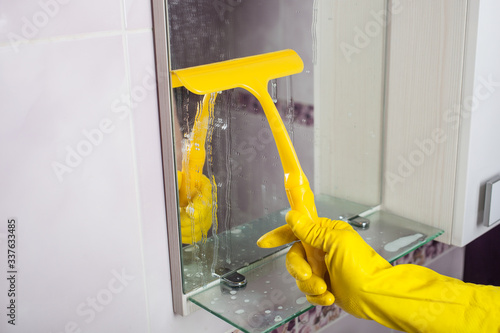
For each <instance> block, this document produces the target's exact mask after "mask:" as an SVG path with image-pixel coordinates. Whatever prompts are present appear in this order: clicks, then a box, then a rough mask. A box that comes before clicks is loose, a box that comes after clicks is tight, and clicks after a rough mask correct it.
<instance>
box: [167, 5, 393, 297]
mask: <svg viewBox="0 0 500 333" xmlns="http://www.w3.org/2000/svg"><path fill="white" fill-rule="evenodd" d="M167 4H168V15H167V20H168V34H169V35H168V43H169V45H168V47H169V61H170V66H171V69H172V70H174V71H175V70H181V69H185V68H190V67H193V66H200V65H207V64H212V63H217V62H221V61H226V60H232V59H238V58H241V57H248V56H254V55H260V54H266V53H269V52H275V51H281V50H285V49H291V50H294V51H295V52H296V53H297V54H298V55H299V56H300V58H301V59H302V61H303V64H304V68H303V70H302V72H300V73H298V74H294V75H287V76H284V77H280V78H277V79H273V80H271V81H270V82H269V84H268V87H267V88H268V92H269V95H270V97H271V98H272V100H273V102H274V103H275V105H276V109H277V110H278V112H279V114H280V116H281V119H282V120H283V123H284V125H285V127H286V129H287V132H288V135H289V137H290V139H291V142H292V143H293V146H294V148H295V151H296V153H297V156H298V159H299V160H300V164H301V166H302V169H303V171H304V173H305V174H306V176H307V178H308V179H309V183H310V186H311V188H312V190H313V191H314V193H315V198H316V205H317V207H318V212H319V214H320V215H322V216H326V217H329V218H334V219H349V218H350V217H354V216H356V215H357V214H360V213H362V212H363V211H366V210H368V209H370V208H372V207H375V206H377V205H379V203H380V201H381V164H382V149H381V145H382V133H383V131H382V130H383V109H384V105H383V102H384V73H385V68H384V66H385V63H384V61H385V35H386V31H385V30H386V29H385V27H386V19H385V17H386V15H385V13H386V2H385V1H382V0H363V1H357V2H355V3H354V2H352V1H347V0H344V1H340V0H336V1H312V0H310V1H304V0H272V1H270V0H253V1H244V0H225V1H223V0H216V1H212V0H210V1H180V0H168V1H167ZM174 86H175V84H174ZM171 96H172V100H171V107H172V118H173V124H174V126H173V127H174V128H173V132H174V142H175V156H176V165H177V170H178V179H177V182H178V185H179V191H180V192H179V217H180V219H179V220H180V221H181V226H180V230H181V238H182V244H179V246H180V247H181V253H182V260H181V263H182V273H183V288H184V293H189V292H192V291H193V290H196V289H197V288H199V287H202V286H205V285H207V284H208V283H210V282H211V281H214V280H216V279H218V278H219V276H220V275H221V274H223V273H224V272H230V271H234V270H236V269H239V268H241V267H244V266H248V265H250V264H252V263H255V262H258V261H259V260H260V259H262V258H264V257H267V256H270V255H272V254H273V253H275V252H276V251H278V250H279V248H277V249H261V248H259V247H258V246H257V245H256V241H257V239H258V238H259V237H260V236H262V235H263V234H264V233H266V232H267V231H270V230H272V229H274V228H275V227H278V226H281V225H283V224H284V223H285V215H286V212H287V211H288V210H289V207H290V204H289V202H288V199H287V195H286V193H285V188H284V181H283V179H284V177H283V174H284V172H283V166H282V164H281V161H280V156H279V154H278V150H277V147H276V143H275V139H274V137H273V133H272V131H271V129H270V125H269V123H268V119H267V118H266V115H265V113H264V111H263V108H262V105H261V104H260V103H259V101H258V100H257V98H256V97H255V96H254V95H253V94H252V93H251V92H250V91H248V90H245V89H242V88H233V89H228V90H223V91H218V92H216V93H214V94H209V95H207V97H206V98H205V102H203V99H204V95H198V94H196V93H194V92H192V91H190V90H188V89H186V88H185V87H183V86H182V85H181V86H179V87H176V88H173V89H172V93H171ZM200 156H203V157H200ZM200 161H201V162H200Z"/></svg>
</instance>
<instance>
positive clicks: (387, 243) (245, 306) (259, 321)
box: [189, 196, 443, 333]
mask: <svg viewBox="0 0 500 333" xmlns="http://www.w3.org/2000/svg"><path fill="white" fill-rule="evenodd" d="M316 206H317V209H318V212H319V215H320V216H324V217H329V218H332V219H339V218H341V217H344V216H352V215H353V214H354V215H356V214H359V213H361V212H362V211H360V210H359V209H361V208H363V207H362V206H361V205H357V204H355V203H350V202H348V201H345V200H339V199H336V198H332V197H327V196H318V197H317V198H316ZM364 208H367V207H364ZM286 211H287V210H283V211H281V212H278V214H279V215H281V216H282V219H281V221H280V223H279V224H278V225H281V224H283V221H284V215H285V214H286ZM365 211H366V209H365ZM365 217H366V218H367V219H369V220H370V225H369V227H368V228H367V229H359V228H357V230H358V232H359V234H360V235H361V236H362V237H363V239H364V240H365V241H366V242H367V243H368V244H370V246H372V247H373V248H374V249H375V250H376V251H377V252H378V253H379V254H380V255H381V256H382V257H384V258H385V259H387V260H388V261H389V262H391V263H392V262H394V261H395V260H396V259H398V258H400V257H402V256H404V255H405V254H407V253H409V252H411V251H414V250H415V249H417V248H419V247H420V246H422V245H424V244H426V243H428V242H430V241H431V240H433V239H434V238H436V237H437V236H439V235H441V234H442V233H443V231H442V230H439V229H437V228H434V227H430V226H426V225H423V224H421V223H417V222H414V221H411V220H408V219H404V218H402V217H398V216H395V215H392V214H389V213H387V212H383V211H376V212H374V213H372V214H369V215H368V216H365ZM273 220H274V219H273ZM276 220H279V219H276ZM268 229H269V230H270V229H272V228H271V227H270V226H268ZM260 235H262V234H259V235H258V236H259V237H260ZM255 236H257V235H255ZM252 238H253V237H252ZM257 238H258V237H256V239H257ZM256 239H255V240H256ZM252 241H253V240H252ZM253 244H255V243H253ZM252 246H253V245H252ZM285 253H286V249H285V250H284V251H281V252H279V253H276V254H275V255H274V256H271V253H268V254H269V256H268V257H267V258H266V259H263V260H260V261H256V262H255V263H254V264H253V265H247V266H245V267H243V268H241V269H238V270H237V271H238V272H239V273H241V274H243V275H244V276H245V277H246V279H247V285H246V286H245V287H244V288H230V287H228V286H226V285H225V284H223V283H220V284H218V283H217V284H216V285H212V286H209V287H206V288H201V289H200V291H195V292H194V294H193V295H191V296H190V297H189V300H190V301H192V302H193V303H195V304H197V305H198V306H200V307H201V308H203V309H205V310H207V311H209V312H210V313H212V314H214V315H215V316H217V317H219V318H221V319H223V320H225V321H227V322H228V323H230V324H231V325H233V326H235V327H237V328H239V329H240V330H242V331H244V332H248V333H254V332H269V331H271V330H273V329H274V328H276V327H279V326H280V325H283V324H284V323H286V322H288V321H290V320H291V319H293V318H294V317H296V316H298V315H300V314H302V313H304V312H305V311H307V310H309V309H310V308H311V307H312V305H311V304H309V303H308V302H307V301H306V298H305V297H304V294H302V293H301V292H300V290H299V289H298V288H297V286H296V284H295V280H294V279H293V278H292V277H291V276H290V275H289V274H288V272H287V271H286V268H285Z"/></svg>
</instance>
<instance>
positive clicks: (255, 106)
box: [236, 90, 314, 126]
mask: <svg viewBox="0 0 500 333" xmlns="http://www.w3.org/2000/svg"><path fill="white" fill-rule="evenodd" d="M236 98H237V103H238V104H239V105H240V106H241V108H240V110H241V111H243V112H249V113H254V114H259V113H264V111H263V110H262V107H261V105H260V103H259V101H258V100H257V99H256V98H255V96H253V95H252V94H251V93H249V92H248V91H246V90H242V91H238V94H237V97H236ZM292 105H293V116H292V119H293V123H294V124H298V125H302V126H313V125H314V106H313V105H310V104H302V103H299V102H293V104H292ZM276 108H277V109H278V112H279V113H280V114H281V116H282V117H283V118H287V119H289V117H290V112H289V110H288V105H287V103H286V102H285V101H283V100H278V102H277V103H276ZM288 121H289V120H288Z"/></svg>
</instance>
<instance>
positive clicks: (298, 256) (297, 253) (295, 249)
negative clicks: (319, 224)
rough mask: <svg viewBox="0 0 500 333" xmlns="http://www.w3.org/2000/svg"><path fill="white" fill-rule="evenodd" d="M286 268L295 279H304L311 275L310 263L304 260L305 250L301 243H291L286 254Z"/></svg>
mask: <svg viewBox="0 0 500 333" xmlns="http://www.w3.org/2000/svg"><path fill="white" fill-rule="evenodd" d="M286 269H287V270H288V273H290V275H291V276H293V277H294V278H295V279H296V280H299V281H305V280H307V279H309V278H311V276H312V269H311V265H309V263H308V262H307V260H306V251H305V250H304V247H303V246H302V243H300V242H297V243H295V244H293V245H292V247H291V248H290V250H288V253H287V254H286Z"/></svg>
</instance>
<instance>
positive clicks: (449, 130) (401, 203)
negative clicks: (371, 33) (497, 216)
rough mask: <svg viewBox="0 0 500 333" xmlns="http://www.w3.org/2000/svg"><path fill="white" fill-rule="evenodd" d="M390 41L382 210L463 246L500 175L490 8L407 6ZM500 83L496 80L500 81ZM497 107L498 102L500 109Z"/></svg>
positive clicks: (478, 228)
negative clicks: (492, 183) (487, 191)
mask: <svg viewBox="0 0 500 333" xmlns="http://www.w3.org/2000/svg"><path fill="white" fill-rule="evenodd" d="M401 5H402V8H403V10H401V11H400V12H399V13H397V14H396V13H392V15H391V25H390V29H389V35H388V47H389V50H388V65H387V68H388V70H387V98H386V112H387V113H386V123H385V126H386V141H385V155H384V166H385V169H384V185H383V208H384V209H385V210H387V211H390V212H392V213H394V214H397V215H401V216H404V217H407V218H410V219H413V220H416V221H419V222H422V223H425V224H429V225H433V226H436V227H438V228H441V229H444V230H445V233H444V235H443V236H441V238H440V240H441V241H444V242H446V243H453V244H454V245H459V246H462V245H465V244H467V243H468V242H470V241H471V240H473V239H474V238H476V237H478V236H479V235H481V234H482V233H484V232H486V231H487V230H489V229H488V228H486V227H483V226H482V219H483V207H484V191H485V183H486V181H487V180H488V179H490V178H493V177H495V176H497V175H498V173H499V172H500V161H499V160H498V158H496V157H495V156H496V155H498V154H496V153H495V151H494V150H495V149H494V146H495V142H498V141H499V140H498V139H499V136H498V135H497V134H495V133H496V130H495V124H496V125H499V124H500V119H499V117H498V116H497V115H496V114H497V113H498V112H497V113H494V112H492V110H493V109H494V107H495V105H498V102H499V101H498V94H495V89H496V88H497V87H498V83H497V81H498V79H495V77H499V74H500V73H499V66H498V65H497V64H496V63H495V61H493V59H498V56H497V57H496V58H495V57H492V53H493V54H498V53H500V52H499V50H498V46H497V45H498V44H499V43H498V42H496V43H495V41H494V39H496V40H498V37H496V36H495V34H493V33H492V31H490V30H491V29H492V26H491V25H492V24H493V25H495V24H497V23H495V20H494V18H493V16H492V15H490V14H489V13H492V12H495V8H494V7H498V5H497V4H496V3H494V1H482V2H481V6H480V5H479V1H465V0H464V1H462V0H461V1H454V2H453V3H452V2H448V1H431V0H427V1H418V2H415V1H402V2H401ZM495 74H496V76H495ZM495 100H496V103H495Z"/></svg>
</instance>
